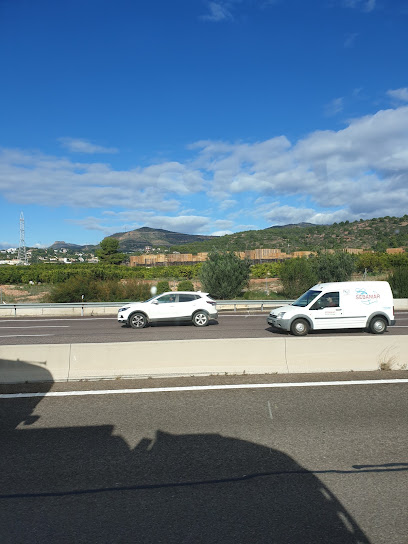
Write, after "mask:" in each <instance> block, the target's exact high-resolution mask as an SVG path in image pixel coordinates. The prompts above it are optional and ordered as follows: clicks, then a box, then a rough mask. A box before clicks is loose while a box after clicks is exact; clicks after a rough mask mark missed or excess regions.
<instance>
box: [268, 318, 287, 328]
mask: <svg viewBox="0 0 408 544" xmlns="http://www.w3.org/2000/svg"><path fill="white" fill-rule="evenodd" d="M266 321H267V323H268V325H271V326H272V327H274V328H275V329H281V330H283V331H289V330H290V320H289V319H277V318H276V317H272V316H268V317H267V319H266Z"/></svg>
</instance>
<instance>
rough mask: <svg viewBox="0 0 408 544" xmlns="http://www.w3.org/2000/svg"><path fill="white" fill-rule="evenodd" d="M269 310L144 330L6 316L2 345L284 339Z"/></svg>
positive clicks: (105, 320) (402, 321) (91, 320)
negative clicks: (201, 323) (202, 323)
mask: <svg viewBox="0 0 408 544" xmlns="http://www.w3.org/2000/svg"><path fill="white" fill-rule="evenodd" d="M267 315H268V313H267V312H264V313H261V312H256V313H255V312H251V313H238V312H237V313H234V312H232V313H231V312H229V313H220V314H219V318H218V321H211V322H210V324H209V326H208V327H194V325H192V324H191V323H182V324H172V323H170V324H169V323H166V324H164V323H163V324H162V323H160V324H155V325H152V326H149V327H146V328H145V329H136V330H135V329H131V328H128V327H125V326H124V325H122V324H120V323H118V322H117V320H116V318H115V317H74V318H62V317H55V318H42V317H36V318H23V317H21V318H3V319H1V320H0V345H18V344H74V343H88V342H97V343H101V342H138V341H152V340H190V339H203V338H281V337H282V334H284V335H285V334H287V333H282V332H279V331H273V330H272V329H271V328H270V327H269V325H268V324H267V322H266V318H267ZM395 316H396V320H397V324H396V326H394V327H390V328H389V329H388V331H387V332H386V333H385V334H386V335H394V334H397V335H401V334H404V335H406V334H408V312H396V314H395ZM345 334H346V335H349V336H366V335H368V334H369V333H368V332H367V331H365V330H362V329H350V330H346V331H344V330H342V331H339V330H336V331H315V332H311V333H310V335H311V336H320V337H326V336H338V335H345Z"/></svg>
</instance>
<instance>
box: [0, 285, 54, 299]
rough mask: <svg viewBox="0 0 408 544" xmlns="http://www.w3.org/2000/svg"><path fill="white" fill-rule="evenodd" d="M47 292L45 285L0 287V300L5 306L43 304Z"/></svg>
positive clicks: (48, 289) (47, 288)
mask: <svg viewBox="0 0 408 544" xmlns="http://www.w3.org/2000/svg"><path fill="white" fill-rule="evenodd" d="M49 291H50V288H49V287H48V286H46V285H44V286H43V285H0V300H1V302H3V303H6V304H13V303H23V302H44V299H45V298H46V297H47V295H48V294H49Z"/></svg>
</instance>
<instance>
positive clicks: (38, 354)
mask: <svg viewBox="0 0 408 544" xmlns="http://www.w3.org/2000/svg"><path fill="white" fill-rule="evenodd" d="M379 369H383V370H400V369H408V336H369V337H367V338H362V337H347V336H344V337H342V336H336V337H329V338H313V337H305V338H294V337H284V338H274V339H269V338H242V339H239V340H237V339H221V340H220V339H216V340H215V339H214V340H173V341H170V342H169V341H155V342H131V343H129V342H126V343H122V344H121V343H110V344H101V343H99V344H65V345H55V344H42V345H23V346H21V345H20V346H0V383H3V384H4V383H25V382H40V381H44V375H47V376H48V375H49V376H50V378H49V380H52V381H71V380H99V379H119V378H148V377H168V376H203V375H217V374H222V375H225V374H238V375H239V374H276V373H278V374H292V373H312V372H350V371H372V370H379Z"/></svg>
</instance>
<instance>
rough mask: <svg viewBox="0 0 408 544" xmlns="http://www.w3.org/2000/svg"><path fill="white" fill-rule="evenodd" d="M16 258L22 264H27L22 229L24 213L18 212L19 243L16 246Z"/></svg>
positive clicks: (23, 230)
mask: <svg viewBox="0 0 408 544" xmlns="http://www.w3.org/2000/svg"><path fill="white" fill-rule="evenodd" d="M17 259H18V260H19V261H20V262H21V263H22V264H28V261H27V250H26V245H25V229H24V214H23V212H21V213H20V245H19V246H18V256H17Z"/></svg>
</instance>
